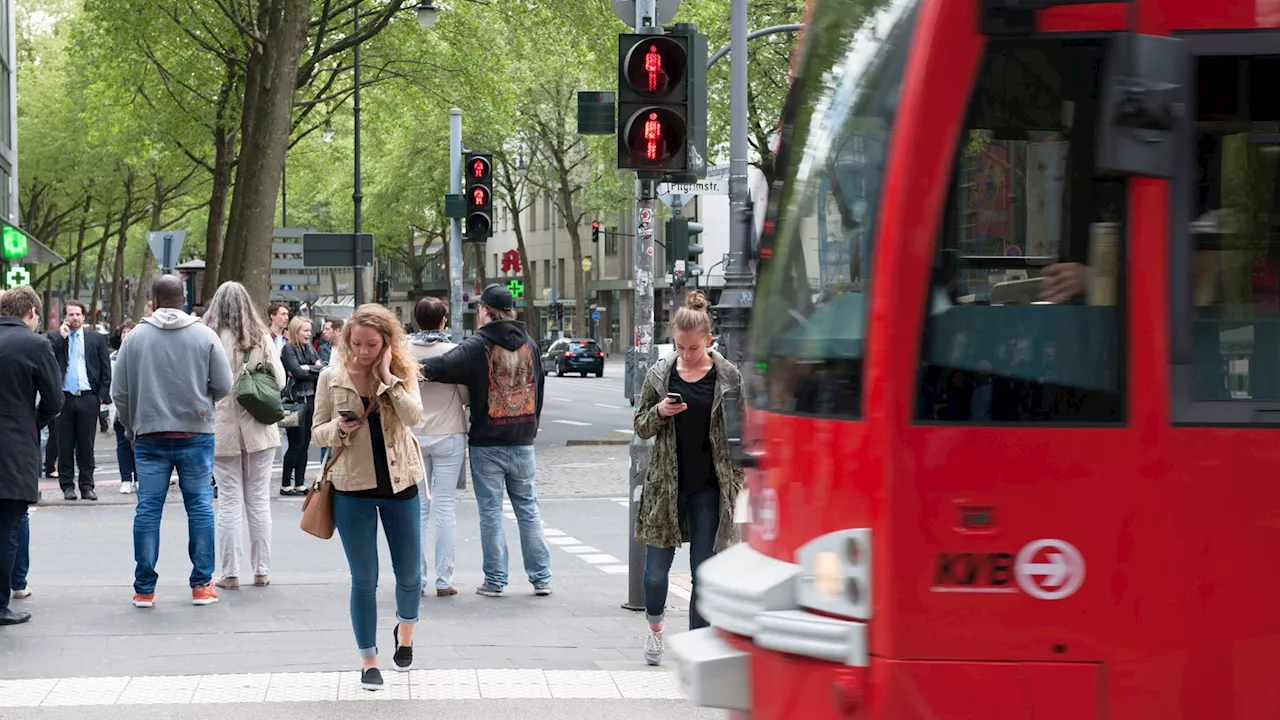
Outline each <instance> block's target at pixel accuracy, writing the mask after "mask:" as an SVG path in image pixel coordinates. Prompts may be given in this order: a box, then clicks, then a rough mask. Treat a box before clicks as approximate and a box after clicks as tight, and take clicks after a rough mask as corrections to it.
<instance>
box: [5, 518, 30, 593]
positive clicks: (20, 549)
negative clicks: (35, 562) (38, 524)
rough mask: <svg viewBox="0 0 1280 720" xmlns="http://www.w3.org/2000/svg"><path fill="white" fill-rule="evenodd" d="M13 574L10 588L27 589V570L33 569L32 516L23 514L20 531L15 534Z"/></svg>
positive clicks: (19, 526)
mask: <svg viewBox="0 0 1280 720" xmlns="http://www.w3.org/2000/svg"><path fill="white" fill-rule="evenodd" d="M13 544H14V554H13V574H12V575H10V579H9V589H10V590H14V591H16V590H26V589H27V571H28V570H30V569H31V516H30V515H23V516H22V523H21V524H20V525H18V533H17V535H15V536H14V543H13Z"/></svg>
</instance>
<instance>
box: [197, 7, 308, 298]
mask: <svg viewBox="0 0 1280 720" xmlns="http://www.w3.org/2000/svg"><path fill="white" fill-rule="evenodd" d="M310 9H311V6H310V3H309V2H307V0H272V2H271V5H270V7H268V8H266V9H265V11H264V15H266V18H265V22H261V23H259V27H266V28H270V31H269V32H268V33H267V37H266V38H264V41H263V43H262V44H261V45H257V46H255V47H254V49H253V55H252V56H251V57H250V59H249V67H248V70H247V72H246V75H245V91H244V105H243V108H244V109H243V114H242V116H241V124H240V138H241V143H240V160H239V162H238V164H237V165H236V176H235V188H234V190H233V191H232V194H231V216H230V218H229V219H228V221H227V239H226V246H225V247H224V248H223V260H224V262H223V263H222V267H221V272H220V274H219V277H220V279H225V280H239V281H240V282H242V283H244V285H245V288H246V289H248V291H249V295H250V296H251V297H253V298H254V299H255V300H257V301H258V302H259V303H262V304H264V305H265V304H266V302H267V299H268V293H269V283H270V277H271V244H272V242H273V241H272V237H271V236H272V230H273V229H274V228H273V226H274V224H275V217H276V200H277V198H278V197H279V195H280V173H281V171H282V170H283V169H284V156H285V152H286V151H287V150H288V147H289V134H290V132H291V130H292V119H293V102H294V88H295V87H296V83H297V78H298V60H299V58H300V57H301V55H302V49H303V46H304V45H305V43H306V39H307V32H308V29H309V26H310V22H311V13H310Z"/></svg>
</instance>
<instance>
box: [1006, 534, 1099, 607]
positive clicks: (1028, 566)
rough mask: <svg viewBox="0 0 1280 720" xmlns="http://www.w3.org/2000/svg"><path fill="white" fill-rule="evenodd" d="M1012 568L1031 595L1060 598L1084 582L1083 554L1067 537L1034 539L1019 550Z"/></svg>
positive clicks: (1049, 598)
mask: <svg viewBox="0 0 1280 720" xmlns="http://www.w3.org/2000/svg"><path fill="white" fill-rule="evenodd" d="M1013 572H1014V576H1015V577H1016V578H1017V579H1018V585H1019V586H1021V587H1022V590H1023V592H1025V593H1027V594H1028V595H1030V596H1031V597H1034V598H1039V599H1041V600H1061V599H1063V598H1065V597H1070V596H1071V595H1072V594H1074V593H1075V591H1076V590H1079V589H1080V585H1081V583H1083V582H1084V556H1083V555H1081V554H1080V551H1079V550H1077V549H1076V548H1075V546H1074V545H1072V544H1071V543H1069V542H1067V541H1066V540H1054V539H1049V538H1046V539H1042V540H1035V541H1032V542H1030V543H1027V545H1026V546H1025V547H1023V548H1022V550H1021V551H1019V552H1018V557H1017V559H1016V560H1014V563H1013Z"/></svg>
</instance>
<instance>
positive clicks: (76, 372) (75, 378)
mask: <svg viewBox="0 0 1280 720" xmlns="http://www.w3.org/2000/svg"><path fill="white" fill-rule="evenodd" d="M77 335H78V333H71V335H70V337H69V342H68V343H67V388H66V389H67V390H68V391H69V392H73V393H76V392H80V358H79V356H78V355H77V351H78V350H79V348H78V347H77V346H76V342H77V341H78V338H77V337H76V336H77Z"/></svg>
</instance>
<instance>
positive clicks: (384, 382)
mask: <svg viewBox="0 0 1280 720" xmlns="http://www.w3.org/2000/svg"><path fill="white" fill-rule="evenodd" d="M339 348H340V350H338V349H335V354H334V356H333V357H332V360H331V363H330V366H329V367H327V368H325V369H324V370H323V371H322V372H321V373H320V378H319V380H318V381H317V383H316V404H315V419H314V424H313V425H312V428H311V435H312V438H313V439H314V440H315V442H316V443H318V444H319V445H320V446H321V447H327V448H330V450H331V452H332V453H333V456H334V457H333V459H332V460H331V461H330V462H331V463H332V467H331V468H330V469H329V480H330V482H332V483H333V488H334V491H335V492H334V498H333V517H334V520H335V522H336V524H337V527H338V535H339V537H340V538H341V539H342V549H343V550H344V551H345V552H346V555H347V565H348V566H349V568H350V570H351V625H352V629H353V630H354V631H355V636H356V648H357V649H358V650H359V651H360V659H361V670H360V684H361V686H362V687H364V688H365V689H366V690H381V689H382V673H381V672H380V671H379V670H378V643H377V634H378V601H377V591H378V520H379V518H381V520H382V530H383V533H384V534H385V535H386V538H387V546H388V548H389V549H390V551H391V566H392V569H393V570H394V571H395V576H396V625H395V626H394V628H393V630H392V632H393V640H392V645H393V647H394V653H395V654H394V656H393V660H394V662H395V667H396V669H397V670H401V671H408V670H409V668H410V666H412V665H413V629H414V625H415V624H416V623H417V622H418V606H419V603H420V602H421V599H422V565H421V561H422V534H421V528H420V526H419V524H418V513H419V509H418V503H419V498H418V482H419V481H421V480H422V478H423V470H422V455H421V454H420V453H419V450H418V443H417V441H416V440H415V439H414V436H413V428H414V426H415V425H417V424H418V422H419V420H420V419H421V417H422V399H421V397H420V396H419V394H418V363H417V362H416V361H415V360H414V359H413V357H412V356H411V355H410V354H409V351H408V348H407V346H406V342H405V335H404V329H403V328H402V327H401V326H400V323H399V321H398V320H396V317H395V315H392V314H391V312H390V311H389V310H387V309H386V308H384V307H382V306H381V305H374V304H368V305H361V306H360V307H359V308H357V309H356V311H355V312H354V313H353V314H352V315H351V318H350V319H349V320H348V321H347V322H346V324H344V325H343V327H342V342H341V343H340V345H339Z"/></svg>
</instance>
